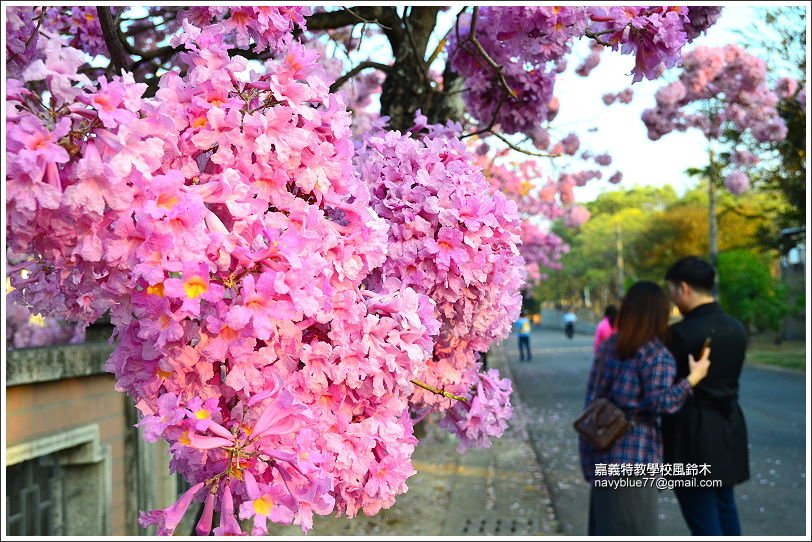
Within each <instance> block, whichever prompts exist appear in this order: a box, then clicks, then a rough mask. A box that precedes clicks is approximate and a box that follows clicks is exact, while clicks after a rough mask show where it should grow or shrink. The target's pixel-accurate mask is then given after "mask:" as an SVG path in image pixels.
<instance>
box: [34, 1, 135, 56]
mask: <svg viewBox="0 0 812 542" xmlns="http://www.w3.org/2000/svg"><path fill="white" fill-rule="evenodd" d="M117 9H120V8H112V10H113V13H115V12H116V10H117ZM43 11H44V15H45V17H44V19H43V21H42V30H44V31H47V32H49V33H53V34H57V35H60V36H67V37H68V38H69V39H68V42H67V44H68V45H69V46H71V47H74V48H76V49H82V51H84V52H85V53H87V54H89V55H90V56H96V55H105V54H107V45H105V43H104V36H103V35H102V29H101V24H100V23H99V16H98V14H97V12H96V7H95V6H86V7H82V6H70V7H64V8H63V7H45V8H43Z"/></svg>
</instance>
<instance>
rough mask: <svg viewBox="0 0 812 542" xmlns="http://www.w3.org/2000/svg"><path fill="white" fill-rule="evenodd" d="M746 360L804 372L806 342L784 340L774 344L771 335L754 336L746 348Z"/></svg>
mask: <svg viewBox="0 0 812 542" xmlns="http://www.w3.org/2000/svg"><path fill="white" fill-rule="evenodd" d="M747 362H749V363H758V364H761V365H772V366H773V367H782V368H784V369H791V370H793V371H799V372H802V373H803V372H806V343H805V342H804V341H784V342H782V343H781V344H775V343H774V342H773V341H772V340H771V337H762V336H755V337H752V338H751V341H750V346H749V347H748V348H747Z"/></svg>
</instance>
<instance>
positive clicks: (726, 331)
mask: <svg viewBox="0 0 812 542" xmlns="http://www.w3.org/2000/svg"><path fill="white" fill-rule="evenodd" d="M709 336H710V337H711V340H712V343H711V357H710V359H711V365H710V369H709V371H708V375H707V376H706V377H705V379H704V380H702V382H700V383H699V384H698V385H697V387H696V388H695V389H694V395H693V397H691V398H690V399H688V401H687V402H686V403H685V406H684V407H683V408H682V409H681V410H680V411H679V412H677V413H676V414H672V415H670V416H664V417H663V419H662V428H663V452H664V460H665V463H672V464H673V463H684V464H689V463H696V464H697V465H701V464H703V463H704V464H707V465H710V473H709V474H707V475H705V476H704V478H706V479H709V480H721V481H722V484H724V485H725V486H732V485H735V484H738V483H741V482H744V481H745V480H747V479H748V478H749V477H750V466H749V458H748V453H747V427H746V425H745V422H744V414H743V413H742V410H741V408H740V407H739V401H738V399H739V375H740V374H741V370H742V364H743V363H744V354H745V350H746V348H747V334H746V332H745V329H744V326H743V325H742V324H741V322H739V321H738V320H736V319H735V318H733V317H731V316H729V315H727V314H725V312H724V311H722V308H721V307H720V306H719V304H718V303H707V304H705V305H700V306H698V307H696V308H695V309H694V310H692V311H691V312H689V313H688V314H686V315H685V316H684V318H683V319H682V321H680V322H677V323H675V324H672V325H671V327H670V328H669V337H668V340H667V346H668V348H669V349H670V350H671V352H672V353H673V354H674V359H675V360H676V361H677V377H676V378H677V380H679V379H682V378H685V377H686V376H688V372H689V370H688V354H689V353H690V354H693V356H694V359H698V358H699V357H700V350H701V349H702V343H703V342H704V340H705V339H706V338H707V337H709Z"/></svg>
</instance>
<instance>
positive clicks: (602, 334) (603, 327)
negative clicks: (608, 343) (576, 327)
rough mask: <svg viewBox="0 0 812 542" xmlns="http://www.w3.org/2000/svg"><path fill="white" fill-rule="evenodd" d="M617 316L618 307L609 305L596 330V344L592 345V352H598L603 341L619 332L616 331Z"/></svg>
mask: <svg viewBox="0 0 812 542" xmlns="http://www.w3.org/2000/svg"><path fill="white" fill-rule="evenodd" d="M616 316H617V307H615V306H614V305H607V307H606V309H605V310H604V311H603V318H602V319H601V321H600V322H598V327H596V328H595V342H594V343H593V344H592V351H593V352H597V351H598V347H599V346H600V345H601V343H602V342H603V341H605V340H606V339H608V338H609V337H610V336H611V335H612V333H614V332H615V331H617V330H616V329H615V317H616Z"/></svg>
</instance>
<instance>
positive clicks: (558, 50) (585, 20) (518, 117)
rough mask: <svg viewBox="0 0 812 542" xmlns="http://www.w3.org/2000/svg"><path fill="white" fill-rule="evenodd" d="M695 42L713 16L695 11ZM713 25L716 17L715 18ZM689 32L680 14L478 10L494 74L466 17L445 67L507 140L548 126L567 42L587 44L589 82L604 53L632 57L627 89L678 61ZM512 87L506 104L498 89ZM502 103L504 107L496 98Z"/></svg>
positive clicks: (674, 10) (629, 9) (685, 15)
mask: <svg viewBox="0 0 812 542" xmlns="http://www.w3.org/2000/svg"><path fill="white" fill-rule="evenodd" d="M695 13H696V17H697V23H696V24H695V26H693V27H690V32H691V34H692V35H693V34H694V33H696V32H701V31H704V30H705V29H707V27H708V26H710V25H711V24H713V22H715V20H716V18H715V17H714V12H713V10H701V9H700V10H697V11H696V12H695ZM716 17H718V14H717V15H716ZM690 24H691V21H690V17H689V8H687V7H684V6H670V7H646V6H613V7H566V6H540V7H524V6H516V7H507V6H483V7H482V8H481V9H479V10H478V13H477V19H476V29H477V30H476V36H475V37H476V39H477V41H478V42H479V44H480V45H481V46H482V49H483V50H484V52H485V54H486V55H487V56H488V57H489V59H490V61H492V62H494V63H496V65H497V66H498V70H500V71H499V72H498V73H497V70H496V69H495V68H494V67H493V66H492V65H491V63H490V62H489V61H487V60H486V59H485V58H484V56H483V54H482V53H481V52H480V51H479V50H477V48H476V47H475V46H474V44H473V43H471V40H470V28H471V16H470V15H469V16H468V18H467V19H463V20H461V24H460V25H459V28H458V29H457V30H456V31H455V32H452V33H451V34H450V37H449V51H450V53H449V61H450V62H451V66H452V67H453V68H454V69H455V70H456V71H457V72H458V73H459V74H460V75H462V76H463V77H464V78H465V84H466V88H467V92H466V93H465V94H464V95H463V99H464V100H465V102H466V106H467V109H468V111H469V112H470V113H471V115H472V116H473V117H474V119H476V120H477V121H478V122H479V123H480V124H484V125H491V123H492V121H493V122H494V123H495V124H498V125H499V127H500V129H501V130H502V131H503V132H505V133H509V134H512V133H517V132H525V133H529V132H531V131H532V130H534V129H535V128H537V127H538V126H539V125H540V124H541V123H542V122H543V121H544V120H545V119H546V118H547V104H548V103H549V101H550V99H551V98H552V96H553V87H554V85H555V77H556V74H557V73H560V72H561V71H563V70H564V69H566V61H565V59H564V56H565V55H566V54H567V53H569V52H570V47H571V42H572V40H573V38H576V37H581V36H584V35H588V36H591V37H592V38H593V39H594V41H595V43H594V45H593V46H592V52H591V54H590V55H589V56H588V57H587V58H586V59H585V60H584V62H583V63H582V64H581V65H580V66H579V67H578V68H577V69H576V73H577V74H578V75H582V76H586V75H588V74H589V73H590V72H591V71H592V69H594V68H595V66H597V65H598V63H599V62H600V57H599V50H600V47H602V46H610V47H611V48H612V49H613V50H617V49H620V52H621V53H622V54H632V53H633V54H634V55H635V66H634V68H633V69H632V70H631V72H632V74H633V79H632V82H637V81H640V80H642V79H643V77H646V78H648V79H655V78H657V77H659V75H660V74H661V73H662V72H663V71H664V70H665V69H666V68H671V67H673V66H674V65H676V63H677V62H678V61H679V60H680V51H681V49H682V47H683V46H684V45H685V44H686V43H687V42H688V30H687V29H688V27H689V25H690ZM500 74H501V76H503V77H504V83H507V85H508V86H509V87H510V90H511V94H512V95H510V96H506V95H505V92H506V89H504V83H503V82H502V81H501V80H500ZM500 96H502V97H505V96H506V99H502V98H499V97H500Z"/></svg>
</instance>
